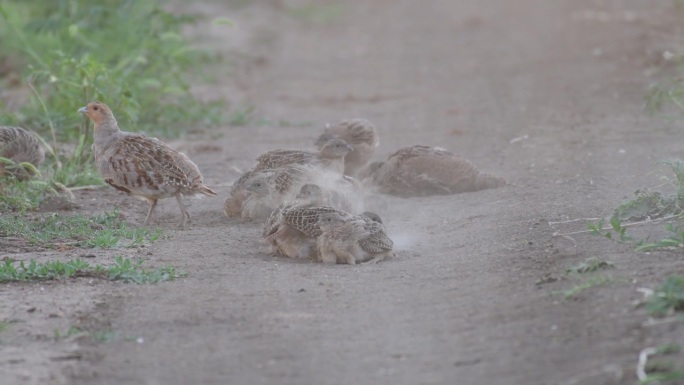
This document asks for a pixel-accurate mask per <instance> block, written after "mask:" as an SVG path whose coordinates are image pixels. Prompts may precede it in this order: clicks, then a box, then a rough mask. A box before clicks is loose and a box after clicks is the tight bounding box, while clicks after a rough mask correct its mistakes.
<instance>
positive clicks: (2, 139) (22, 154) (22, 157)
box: [0, 127, 45, 180]
mask: <svg viewBox="0 0 684 385" xmlns="http://www.w3.org/2000/svg"><path fill="white" fill-rule="evenodd" d="M0 157H2V158H7V159H9V160H11V161H13V162H14V163H15V164H14V165H7V166H6V165H4V164H2V163H0V176H1V175H3V174H4V173H5V172H7V173H9V174H12V175H14V176H15V177H16V178H17V179H19V180H24V179H27V178H28V177H30V176H32V174H33V172H32V171H31V169H30V168H25V167H22V166H21V163H31V164H32V165H33V166H35V167H37V166H40V165H41V164H42V163H43V161H44V160H45V150H44V149H43V147H42V146H41V144H40V140H39V139H38V138H37V137H36V136H35V135H34V134H33V133H31V132H30V131H28V130H25V129H23V128H21V127H0Z"/></svg>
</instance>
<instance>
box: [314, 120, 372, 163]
mask: <svg viewBox="0 0 684 385" xmlns="http://www.w3.org/2000/svg"><path fill="white" fill-rule="evenodd" d="M336 138H337V139H343V140H345V141H346V142H347V143H348V144H349V145H350V146H351V147H352V149H353V151H351V152H349V154H347V156H346V157H345V158H344V174H345V175H349V176H355V175H356V173H357V172H358V171H359V170H360V169H361V168H362V167H363V166H365V165H366V163H368V161H369V160H370V159H371V158H372V157H373V153H374V152H375V149H376V148H377V147H378V146H379V145H380V139H379V137H378V130H377V129H376V128H375V125H374V124H373V123H371V122H369V121H368V120H366V119H348V120H343V121H341V122H339V123H337V124H335V125H332V126H329V127H327V128H326V129H325V131H324V132H323V133H322V134H321V135H320V136H319V137H318V139H317V140H316V142H315V145H316V146H318V148H319V149H320V148H322V147H323V146H324V145H325V144H326V143H327V142H328V141H330V140H331V139H336Z"/></svg>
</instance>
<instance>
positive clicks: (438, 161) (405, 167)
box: [360, 145, 506, 197]
mask: <svg viewBox="0 0 684 385" xmlns="http://www.w3.org/2000/svg"><path fill="white" fill-rule="evenodd" d="M360 175H362V176H363V177H364V182H365V183H367V184H370V185H371V186H373V187H375V188H376V189H377V191H378V192H380V193H383V194H390V195H397V196H402V197H411V196H426V195H446V194H457V193H462V192H470V191H478V190H484V189H488V188H496V187H501V186H504V185H505V184H506V180H505V179H504V178H501V177H498V176H494V175H491V174H487V173H483V172H480V170H478V169H477V167H475V165H473V164H472V163H471V162H470V161H468V160H467V159H465V158H462V157H460V156H458V155H456V154H454V153H452V152H450V151H447V150H444V149H441V148H437V147H429V146H421V145H416V146H412V147H405V148H402V149H399V150H398V151H396V152H395V153H394V154H392V155H390V156H389V158H388V159H387V161H386V162H373V163H371V164H369V165H368V166H367V167H366V168H365V169H364V170H362V171H361V172H360Z"/></svg>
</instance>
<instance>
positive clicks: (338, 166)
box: [252, 139, 352, 174]
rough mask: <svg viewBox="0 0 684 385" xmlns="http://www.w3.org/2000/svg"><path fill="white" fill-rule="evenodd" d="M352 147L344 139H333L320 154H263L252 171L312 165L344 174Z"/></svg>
mask: <svg viewBox="0 0 684 385" xmlns="http://www.w3.org/2000/svg"><path fill="white" fill-rule="evenodd" d="M351 150H352V147H351V146H350V145H349V144H347V142H345V141H344V140H342V139H333V140H330V141H328V142H327V143H325V144H324V145H323V146H322V147H321V149H320V150H319V151H318V152H310V151H303V150H283V149H278V150H273V151H268V152H266V153H264V154H261V155H260V156H259V157H258V158H257V164H256V166H254V168H253V169H252V170H253V171H260V170H266V169H275V168H279V167H284V166H287V165H291V164H310V165H315V166H320V167H321V168H323V169H326V170H329V171H334V172H338V173H340V174H342V172H343V171H344V157H345V156H346V155H347V153H348V152H349V151H351Z"/></svg>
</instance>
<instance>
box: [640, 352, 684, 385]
mask: <svg viewBox="0 0 684 385" xmlns="http://www.w3.org/2000/svg"><path fill="white" fill-rule="evenodd" d="M680 352H681V346H679V345H678V344H674V343H670V344H664V345H661V346H658V347H657V348H656V353H655V354H654V356H657V357H662V356H668V355H673V354H678V353H680ZM644 369H645V372H646V373H647V378H646V379H645V380H643V381H639V382H638V384H639V385H646V384H655V383H660V382H661V381H674V380H684V368H678V366H677V363H676V362H675V361H672V360H663V359H656V360H652V361H651V360H649V361H648V363H647V364H646V366H645V368H644Z"/></svg>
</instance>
